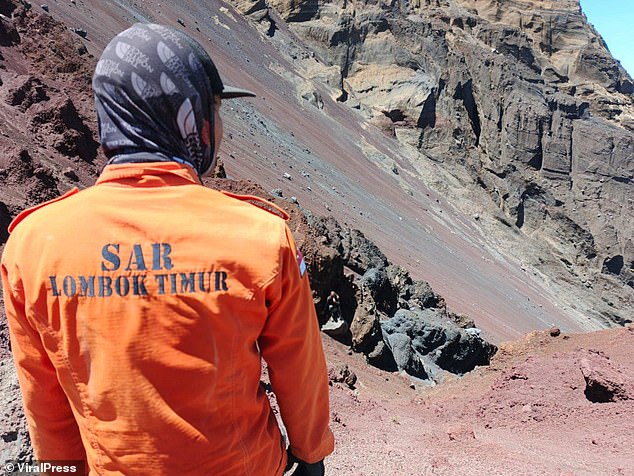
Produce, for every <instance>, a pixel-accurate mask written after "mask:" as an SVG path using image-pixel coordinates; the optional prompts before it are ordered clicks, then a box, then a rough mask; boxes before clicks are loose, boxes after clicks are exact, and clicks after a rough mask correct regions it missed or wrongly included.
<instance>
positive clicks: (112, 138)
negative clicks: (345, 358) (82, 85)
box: [2, 24, 334, 476]
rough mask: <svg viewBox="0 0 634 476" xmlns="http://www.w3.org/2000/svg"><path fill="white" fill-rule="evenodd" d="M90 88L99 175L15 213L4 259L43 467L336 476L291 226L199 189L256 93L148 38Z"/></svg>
mask: <svg viewBox="0 0 634 476" xmlns="http://www.w3.org/2000/svg"><path fill="white" fill-rule="evenodd" d="M93 89H94V94H95V101H96V108H97V118H98V123H99V132H100V137H101V143H102V146H103V149H104V152H105V154H106V157H107V158H108V163H107V165H106V167H105V168H104V170H103V172H102V173H101V175H100V177H99V178H98V180H97V182H96V184H95V185H94V186H92V187H89V188H87V189H85V190H82V191H79V192H77V191H76V190H75V191H72V192H69V193H67V194H66V195H64V196H63V197H60V198H58V199H56V200H52V201H50V202H47V203H44V204H42V205H40V206H37V207H34V208H32V209H29V210H26V211H24V212H22V213H21V214H20V215H18V216H17V217H16V219H15V220H14V221H13V223H12V224H11V225H10V228H9V229H10V232H11V236H10V238H9V240H8V241H7V243H6V246H5V250H4V253H3V256H2V284H3V289H4V299H5V307H6V312H7V318H8V323H9V328H10V334H11V346H12V352H13V356H14V361H15V364H16V369H17V373H18V378H19V382H20V387H21V389H22V394H23V403H24V409H25V414H26V418H27V421H28V425H29V432H30V436H31V441H32V445H33V448H34V452H35V455H36V457H37V458H38V459H39V460H57V461H59V460H71V461H83V462H85V465H86V468H87V470H88V471H89V474H90V475H115V474H116V475H133V476H136V475H152V476H156V475H166V476H173V475H197V476H198V475H231V476H235V475H257V476H260V475H281V474H283V473H284V471H285V468H286V467H287V466H289V467H290V466H291V464H294V463H297V464H296V467H295V472H294V474H296V475H320V474H324V464H323V459H324V458H325V457H326V456H327V455H328V454H330V453H331V452H332V451H333V447H334V439H333V435H332V433H331V431H330V429H329V427H328V422H329V408H328V377H327V370H326V364H325V359H324V354H323V350H322V344H321V339H320V334H319V328H318V322H317V317H316V315H315V309H314V306H313V301H312V294H311V290H310V286H309V282H308V276H307V275H306V271H305V264H304V262H303V258H302V256H301V253H300V252H299V250H298V248H297V247H296V244H295V242H294V240H293V237H292V236H291V233H290V231H289V228H288V226H287V225H286V222H285V221H286V219H287V218H288V216H287V215H286V214H285V213H284V211H282V210H280V209H277V208H276V207H274V206H273V205H272V204H268V203H266V202H264V201H263V200H259V199H256V198H255V197H242V196H236V195H232V194H228V193H223V192H220V191H216V190H211V189H209V188H206V187H204V186H203V185H202V183H201V177H203V176H205V175H206V174H209V173H210V172H211V171H212V170H213V169H214V165H215V157H216V154H217V152H218V147H219V146H220V142H221V139H222V134H223V127H222V119H221V116H220V107H221V103H222V101H223V100H225V99H231V98H235V97H240V96H253V93H250V92H248V91H245V90H240V89H237V88H232V87H229V86H226V85H224V84H223V82H222V80H221V78H220V76H219V74H218V72H217V70H216V67H215V66H214V63H213V62H212V60H211V58H210V57H209V56H208V54H207V53H206V52H205V51H204V50H203V48H202V47H201V46H200V45H199V44H198V43H197V42H196V41H194V40H193V39H192V38H190V37H189V36H187V35H185V34H184V33H182V32H180V31H178V30H176V29H173V28H171V27H167V26H163V25H155V24H135V25H133V26H132V27H131V28H129V29H127V30H125V31H123V32H121V33H120V34H118V35H117V36H116V37H115V38H114V39H113V40H112V41H111V42H110V43H109V44H108V45H107V47H106V48H105V50H104V51H103V54H102V56H101V58H100V60H99V62H98V64H97V66H96V70H95V74H94V77H93ZM258 205H261V206H258ZM272 211H273V212H272ZM262 358H263V359H264V360H265V361H266V362H267V365H268V370H269V376H270V380H271V384H272V387H273V389H274V391H275V393H276V396H277V401H278V404H279V407H280V414H281V418H282V420H283V423H284V426H285V428H286V431H287V434H288V440H289V444H290V446H289V447H288V451H287V448H286V445H285V443H284V439H283V438H282V435H281V432H280V429H279V427H278V424H277V421H276V418H275V415H274V414H273V411H272V409H271V407H270V405H269V401H268V398H267V396H266V394H265V392H264V390H263V388H262V386H261V385H260V374H261V359H262Z"/></svg>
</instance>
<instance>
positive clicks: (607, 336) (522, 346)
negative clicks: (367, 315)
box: [324, 327, 634, 476]
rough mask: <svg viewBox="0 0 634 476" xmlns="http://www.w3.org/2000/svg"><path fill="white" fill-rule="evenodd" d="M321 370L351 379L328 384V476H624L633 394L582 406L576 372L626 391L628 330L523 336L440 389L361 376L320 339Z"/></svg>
mask: <svg viewBox="0 0 634 476" xmlns="http://www.w3.org/2000/svg"><path fill="white" fill-rule="evenodd" d="M324 344H325V350H326V353H327V356H328V360H329V365H330V366H331V367H334V368H337V367H340V366H342V365H348V367H349V368H350V369H351V370H352V371H354V372H355V373H356V375H357V377H358V382H357V384H356V388H355V389H350V388H348V387H347V386H345V385H344V384H342V383H334V384H333V386H332V390H331V407H332V409H331V411H332V428H333V431H334V433H335V437H336V441H337V447H336V450H335V452H334V454H333V455H331V456H330V457H329V458H328V459H327V472H328V473H329V474H333V475H341V476H343V475H359V476H370V475H377V476H378V475H561V476H563V475H567V476H568V475H576V476H581V475H634V393H631V394H630V398H631V399H630V400H624V401H616V402H609V403H592V402H590V401H589V400H588V399H587V398H586V397H585V395H584V390H585V381H584V378H583V375H582V373H581V370H580V366H581V365H582V363H583V362H584V361H585V362H586V364H588V363H589V364H590V365H591V366H592V367H593V368H594V369H595V370H597V371H599V372H603V371H606V372H610V371H614V372H616V373H617V375H620V376H621V377H622V378H623V382H625V384H626V385H630V388H634V387H632V386H631V385H632V384H633V383H634V378H633V376H634V361H633V359H632V355H634V327H629V328H626V329H617V330H608V331H599V332H594V333H587V334H562V335H560V336H558V337H551V336H550V335H549V333H548V332H535V333H531V334H529V335H527V336H526V337H525V338H524V339H522V340H519V341H516V342H513V343H505V344H503V345H502V346H501V348H500V352H499V353H498V355H497V356H496V357H495V358H494V360H493V362H492V365H491V366H489V367H482V368H479V369H476V371H474V372H472V373H471V374H469V375H467V376H466V377H463V378H455V377H454V378H452V379H448V380H447V381H446V382H444V383H443V384H442V385H439V386H436V387H425V386H422V385H421V386H419V385H415V387H416V388H415V389H413V388H411V383H410V380H409V378H407V377H404V376H401V375H398V374H388V373H385V372H381V371H379V370H376V369H373V368H369V367H367V366H366V365H365V363H364V362H363V361H362V358H361V357H360V356H359V355H356V354H355V355H348V352H347V349H346V348H345V347H343V346H342V345H341V344H339V343H337V342H335V341H332V340H330V339H328V338H325V341H324Z"/></svg>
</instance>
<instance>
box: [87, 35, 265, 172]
mask: <svg viewBox="0 0 634 476" xmlns="http://www.w3.org/2000/svg"><path fill="white" fill-rule="evenodd" d="M92 86H93V90H94V93H95V103H96V109H97V120H98V123H99V135H100V137H101V145H102V147H103V149H104V152H105V154H106V157H108V159H109V160H108V163H109V164H111V163H126V162H157V161H176V162H181V163H186V164H189V165H191V166H192V167H193V168H194V169H195V170H196V171H197V172H198V174H199V175H201V176H202V175H204V174H205V173H206V172H207V171H209V169H210V168H211V167H212V166H213V164H214V157H213V153H214V109H213V108H214V95H218V96H220V97H223V98H233V97H239V96H255V94H253V93H252V92H250V91H246V90H241V89H237V88H233V87H229V86H225V85H223V83H222V80H221V79H220V75H219V74H218V71H217V70H216V67H215V65H214V63H213V61H212V60H211V58H210V57H209V55H208V54H207V53H206V52H205V51H204V49H203V48H202V47H201V46H200V45H199V44H198V43H197V42H196V41H195V40H193V39H192V38H190V37H189V36H187V35H185V34H184V33H182V32H181V31H179V30H176V29H174V28H170V27H167V26H164V25H155V24H142V23H137V24H135V25H133V26H132V27H130V28H128V29H127V30H125V31H123V32H121V33H119V34H118V35H117V36H115V37H114V38H113V39H112V41H111V42H110V43H109V44H108V45H107V46H106V48H105V49H104V51H103V54H102V55H101V58H100V59H99V62H98V63H97V67H96V68H95V74H94V76H93V80H92Z"/></svg>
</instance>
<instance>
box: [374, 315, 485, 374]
mask: <svg viewBox="0 0 634 476" xmlns="http://www.w3.org/2000/svg"><path fill="white" fill-rule="evenodd" d="M381 329H382V331H383V334H384V339H385V341H386V342H387V344H388V346H389V347H390V349H391V350H392V353H393V354H394V358H395V360H396V362H397V364H398V365H399V369H401V370H405V371H406V372H408V373H410V374H412V375H417V376H421V375H423V373H427V374H430V375H432V376H433V375H434V374H436V373H437V370H438V368H440V369H443V370H447V371H449V372H452V373H456V374H462V373H465V372H468V371H470V370H473V368H474V367H475V366H476V365H487V364H488V363H489V361H490V359H491V357H492V356H493V355H494V354H495V352H496V351H497V348H496V347H495V346H494V345H492V344H490V343H488V342H486V341H484V340H483V339H481V338H480V337H479V335H478V333H476V332H470V329H467V330H465V329H461V328H459V327H458V326H457V325H455V324H453V323H452V322H449V321H448V320H447V319H446V317H445V316H444V314H443V313H442V312H441V311H440V310H438V309H424V310H423V309H412V310H405V309H401V310H399V311H397V312H396V314H395V315H394V317H392V318H391V319H388V320H385V321H383V322H381ZM421 369H424V372H423V370H421ZM421 378H425V377H421Z"/></svg>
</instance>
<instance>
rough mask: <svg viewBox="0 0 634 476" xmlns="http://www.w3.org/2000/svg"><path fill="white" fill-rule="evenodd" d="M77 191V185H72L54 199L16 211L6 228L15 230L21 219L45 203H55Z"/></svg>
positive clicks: (10, 230)
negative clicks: (72, 186)
mask: <svg viewBox="0 0 634 476" xmlns="http://www.w3.org/2000/svg"><path fill="white" fill-rule="evenodd" d="M78 192H79V189H78V188H77V187H74V188H72V189H71V190H69V191H68V192H66V193H65V194H64V195H60V196H59V197H57V198H54V199H52V200H49V201H47V202H43V203H40V204H39V205H35V206H34V207H31V208H27V209H26V210H23V211H21V212H20V213H18V216H16V217H15V218H14V219H13V221H12V222H11V224H10V225H9V228H8V230H9V233H11V232H12V231H13V230H15V227H16V226H18V224H19V223H20V222H21V221H22V220H24V219H25V218H26V217H28V216H29V215H30V214H31V213H33V212H34V211H36V210H39V209H40V208H44V207H45V206H46V205H50V204H51V203H55V202H59V201H60V200H64V199H65V198H68V197H70V196H71V195H75V194H76V193H78Z"/></svg>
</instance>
